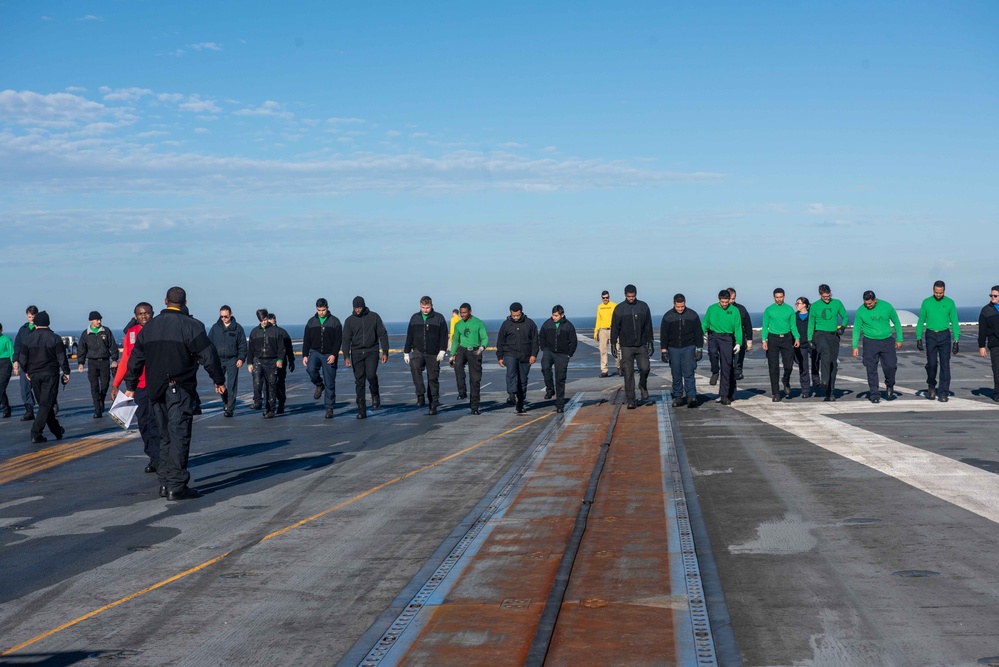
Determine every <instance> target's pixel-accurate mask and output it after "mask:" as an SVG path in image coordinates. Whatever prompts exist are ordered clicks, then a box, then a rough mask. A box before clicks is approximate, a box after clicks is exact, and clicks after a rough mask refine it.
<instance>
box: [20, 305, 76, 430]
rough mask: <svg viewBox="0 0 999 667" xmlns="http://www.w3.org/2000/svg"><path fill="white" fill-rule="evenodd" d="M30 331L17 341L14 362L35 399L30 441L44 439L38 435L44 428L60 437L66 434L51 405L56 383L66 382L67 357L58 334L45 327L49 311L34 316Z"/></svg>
mask: <svg viewBox="0 0 999 667" xmlns="http://www.w3.org/2000/svg"><path fill="white" fill-rule="evenodd" d="M33 324H34V331H32V332H31V334H30V335H28V336H25V338H24V340H23V341H22V342H21V349H20V351H19V354H18V363H19V364H20V366H21V368H22V369H23V370H24V374H25V377H27V378H28V380H29V381H30V382H31V389H32V391H34V393H35V397H36V398H37V399H38V411H37V414H36V415H35V422H34V424H32V426H31V442H33V443H42V442H46V437H45V436H44V435H43V434H42V433H43V431H44V430H45V427H46V426H48V427H49V431H51V432H52V435H54V436H55V437H56V440H60V439H62V436H63V435H64V434H65V433H66V429H64V428H63V427H62V426H61V425H60V424H59V420H58V419H56V415H55V404H56V399H58V398H59V383H60V380H61V382H62V384H66V383H67V382H69V359H68V358H67V357H66V344H65V343H63V342H62V337H61V336H60V335H59V334H57V333H55V332H54V331H52V330H51V329H49V324H50V320H49V314H48V313H47V312H45V311H44V310H42V311H40V312H39V313H38V314H36V315H35V317H34V323H33Z"/></svg>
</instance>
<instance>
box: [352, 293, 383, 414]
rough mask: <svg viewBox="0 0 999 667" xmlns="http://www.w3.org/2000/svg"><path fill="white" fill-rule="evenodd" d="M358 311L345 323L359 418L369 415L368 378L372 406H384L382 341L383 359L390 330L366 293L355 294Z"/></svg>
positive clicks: (354, 304)
mask: <svg viewBox="0 0 999 667" xmlns="http://www.w3.org/2000/svg"><path fill="white" fill-rule="evenodd" d="M353 307H354V312H353V313H351V314H350V315H349V316H348V317H347V319H346V320H344V323H343V346H342V349H343V357H344V360H345V362H344V363H346V365H347V368H353V369H354V394H355V398H356V400H357V418H358V419H365V418H366V417H367V416H368V411H367V403H366V401H365V382H367V386H368V388H369V389H370V390H371V407H372V409H374V410H377V409H378V408H379V407H381V404H382V399H381V393H380V392H379V390H378V360H379V356H378V346H379V343H380V344H381V350H382V352H381V362H382V363H383V364H384V363H385V362H387V361H388V355H389V341H388V332H387V331H386V330H385V324H384V323H383V322H382V318H381V316H379V315H378V313H376V312H373V311H371V310H369V309H368V306H367V305H366V304H365V303H364V297H361V296H355V297H354V301H353Z"/></svg>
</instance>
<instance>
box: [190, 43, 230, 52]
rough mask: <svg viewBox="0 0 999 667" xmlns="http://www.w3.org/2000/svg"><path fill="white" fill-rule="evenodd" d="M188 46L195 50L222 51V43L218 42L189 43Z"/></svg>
mask: <svg viewBox="0 0 999 667" xmlns="http://www.w3.org/2000/svg"><path fill="white" fill-rule="evenodd" d="M187 48H189V49H194V50H195V51H221V50H222V45H221V44H218V43H216V42H198V43H197V44H188V45H187Z"/></svg>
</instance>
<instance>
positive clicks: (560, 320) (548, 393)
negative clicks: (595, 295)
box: [538, 304, 579, 412]
mask: <svg viewBox="0 0 999 667" xmlns="http://www.w3.org/2000/svg"><path fill="white" fill-rule="evenodd" d="M538 342H539V345H540V347H541V351H542V352H543V353H544V355H543V356H542V357H541V375H542V376H544V378H545V400H548V399H550V398H551V397H553V396H554V397H555V412H563V411H564V409H565V380H566V377H567V376H568V371H569V360H570V359H571V358H572V355H574V354H575V353H576V346H577V345H578V344H579V339H578V338H577V336H576V327H574V326H573V324H572V322H570V321H569V320H568V319H567V318H566V316H565V309H564V308H562V306H560V305H557V304H556V305H555V306H554V307H553V308H552V316H551V317H550V318H549V319H547V320H545V321H544V322H543V323H542V325H541V331H540V332H539V333H538ZM553 370H554V373H553V372H552V371H553Z"/></svg>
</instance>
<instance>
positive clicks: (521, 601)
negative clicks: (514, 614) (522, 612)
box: [500, 598, 531, 609]
mask: <svg viewBox="0 0 999 667" xmlns="http://www.w3.org/2000/svg"><path fill="white" fill-rule="evenodd" d="M529 606H531V598H507V599H505V600H503V602H501V603H500V609H527V608H528V607H529Z"/></svg>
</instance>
